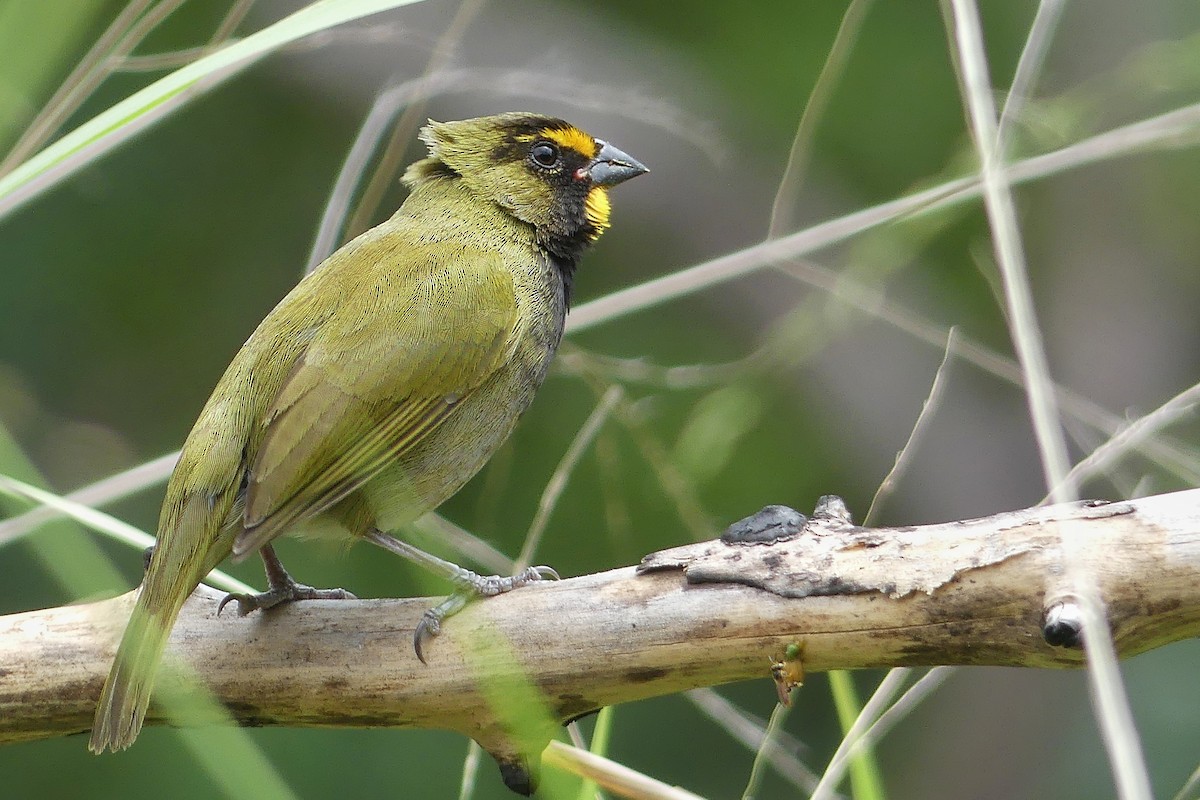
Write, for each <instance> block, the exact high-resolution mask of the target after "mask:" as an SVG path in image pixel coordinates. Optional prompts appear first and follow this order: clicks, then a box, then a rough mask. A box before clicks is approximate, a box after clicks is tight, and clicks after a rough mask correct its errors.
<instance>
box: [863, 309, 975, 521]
mask: <svg viewBox="0 0 1200 800" xmlns="http://www.w3.org/2000/svg"><path fill="white" fill-rule="evenodd" d="M957 333H958V328H956V327H952V328H950V333H949V334H948V335H947V336H946V352H945V353H944V354H943V355H942V363H940V364H938V368H937V372H936V373H934V376H933V383H932V384H931V385H930V387H929V394H928V395H926V397H925V402H924V403H922V404H921V413H920V414H918V415H917V421H916V422H915V423H914V424H913V427H912V431H911V432H910V433H909V434H908V440H907V441H906V442H905V443H904V446H903V447H901V448H900V452H898V453H896V460H895V461H894V462H893V463H892V468H891V469H890V470H888V474H887V475H885V476H884V477H883V480H882V481H880V482H879V488H878V489H876V490H875V496H874V497H872V498H871V505H870V506H869V507H868V508H867V513H866V516H864V517H863V524H864V525H869V524H871V522H873V521H874V519H875V509H876V508H879V507H880V506H881V505H882V503H883V502H884V501H885V500H886V499H887V498H888V497H889V496H890V495H891V493H892V492H893V491H895V488H896V485H897V484H898V483H899V482H900V478H901V476H902V475H904V473H905V471H906V470H907V468H908V465H909V463H910V462H911V461H912V454H913V453H914V452H915V451H916V443H917V442H918V441H919V440H920V438H921V435H922V434H923V433H924V432H925V431H926V429H927V428H928V427H929V424H930V423H931V421H932V420H933V415H934V414H936V413H937V409H938V408H939V407H941V404H942V396H943V395H944V394H945V391H946V376H947V375H948V374H949V372H950V369H949V367H950V356H951V355H953V354H954V347H955V337H956V336H957Z"/></svg>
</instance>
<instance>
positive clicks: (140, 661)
mask: <svg viewBox="0 0 1200 800" xmlns="http://www.w3.org/2000/svg"><path fill="white" fill-rule="evenodd" d="M232 504H233V501H232V498H231V497H229V496H228V493H226V495H225V496H222V497H220V498H219V499H218V500H217V501H216V502H215V503H210V501H209V499H208V498H207V497H197V496H192V497H189V498H188V499H187V500H186V501H185V502H184V503H183V504H182V506H181V507H180V508H179V509H178V513H176V514H167V515H165V518H164V520H163V521H162V522H161V523H160V525H159V534H158V538H159V542H158V546H157V547H156V548H155V550H154V556H153V557H152V558H151V559H150V566H149V567H148V568H147V570H146V575H145V578H143V580H142V591H141V594H139V595H138V599H137V604H136V605H135V606H134V609H133V615H132V616H131V617H130V619H129V625H128V626H127V627H126V628H125V633H124V635H123V636H122V637H121V644H120V645H119V646H118V647H117V655H116V659H115V660H114V661H113V665H112V668H111V669H110V670H109V673H108V679H107V680H106V681H105V682H104V689H103V691H101V693H100V702H99V704H98V705H97V707H96V717H95V721H94V722H93V723H92V738H91V740H90V741H89V742H88V749H89V750H91V751H92V752H93V753H97V754H98V753H103V752H104V751H105V750H112V751H114V752H116V751H118V750H124V749H125V748H127V747H129V745H131V744H133V740H134V739H136V738H137V736H138V733H140V732H141V730H142V723H144V722H145V720H146V711H147V709H148V708H149V705H150V694H151V691H152V690H153V689H154V677H155V675H156V673H157V672H158V665H159V662H160V661H162V655H163V650H164V649H166V646H167V638H168V637H169V636H170V635H171V628H173V627H174V625H175V619H176V618H177V617H178V616H179V611H180V609H181V608H183V604H184V601H186V600H187V598H188V596H189V595H191V593H192V590H193V589H195V588H196V586H197V584H199V583H200V580H201V579H202V578H203V577H204V575H205V574H207V572H208V571H209V570H210V569H211V568H212V567H213V566H215V564H216V563H218V562H219V561H221V559H223V558H224V557H225V556H226V555H228V554H229V551H230V549H231V547H232V537H231V536H230V535H228V534H225V535H222V534H223V532H222V528H223V527H224V526H223V523H224V522H225V520H226V518H227V514H228V512H229V509H230V507H231V506H232Z"/></svg>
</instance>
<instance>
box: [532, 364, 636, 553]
mask: <svg viewBox="0 0 1200 800" xmlns="http://www.w3.org/2000/svg"><path fill="white" fill-rule="evenodd" d="M623 397H624V392H623V391H622V389H621V387H620V386H610V387H609V389H608V391H606V392H605V393H604V396H603V397H601V398H600V402H599V403H597V404H596V407H595V408H594V409H592V413H591V414H589V415H588V418H587V419H586V420H585V421H584V423H583V426H582V427H580V429H579V431H578V433H576V434H575V438H574V439H573V440H572V441H571V446H570V447H568V448H567V452H565V453H563V457H562V458H561V459H560V460H559V462H558V466H557V467H555V468H554V474H552V475H551V476H550V480H548V481H546V487H545V489H543V490H542V496H541V498H540V499H539V500H538V508H537V513H536V514H535V515H534V517H533V522H532V523H530V525H529V532H528V533H527V534H526V535H525V544H524V545H523V546H522V547H521V553H520V555H518V556H517V560H516V563H515V564H514V566H513V571H514V572H520V571H521V570H523V569H525V567H527V566H529V564H530V563H531V561H532V559H533V554H534V552H536V550H537V546H538V544H540V543H541V540H542V534H544V533H545V532H546V524H547V523H548V522H549V521H550V515H551V514H552V513H554V508H555V506H557V505H558V499H559V498H560V497H561V496H562V493H563V491H564V490H565V489H566V488H567V481H568V480H570V477H571V473H573V472H574V471H575V467H576V466H577V465H578V464H579V460H580V459H581V458H583V454H584V453H586V452H587V449H588V447H590V446H591V444H592V442H593V441H594V440H595V438H596V434H598V433H599V432H600V428H601V427H603V426H604V423H605V422H607V421H608V418H609V417H610V416H611V415H612V412H613V409H614V408H615V407H616V405H617V403H619V402H620V401H621V399H622V398H623Z"/></svg>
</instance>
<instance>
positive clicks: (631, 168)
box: [588, 139, 650, 186]
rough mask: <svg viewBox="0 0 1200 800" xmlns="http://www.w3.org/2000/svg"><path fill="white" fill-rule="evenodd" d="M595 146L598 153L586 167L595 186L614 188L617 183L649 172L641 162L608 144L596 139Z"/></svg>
mask: <svg viewBox="0 0 1200 800" xmlns="http://www.w3.org/2000/svg"><path fill="white" fill-rule="evenodd" d="M596 144H598V145H600V152H598V153H596V157H595V158H594V159H592V163H591V164H590V165H588V174H589V175H591V177H592V183H594V184H595V185H597V186H616V185H617V184H618V183H622V182H624V181H627V180H629V179H630V178H636V177H637V176H638V175H641V174H643V173H645V172H649V171H650V170H648V169H646V167H644V166H643V165H642V162H640V161H638V160H637V159H636V158H634V157H633V156H630V155H626V154H625V153H622V152H621V151H620V150H618V149H617V148H615V147H613V146H612V145H611V144H609V143H608V142H605V141H601V140H600V139H597V140H596Z"/></svg>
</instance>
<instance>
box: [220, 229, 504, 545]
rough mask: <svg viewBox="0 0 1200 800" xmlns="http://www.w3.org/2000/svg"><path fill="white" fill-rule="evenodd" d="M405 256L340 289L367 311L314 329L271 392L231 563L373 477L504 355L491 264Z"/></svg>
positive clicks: (496, 271) (460, 256) (481, 258)
mask: <svg viewBox="0 0 1200 800" xmlns="http://www.w3.org/2000/svg"><path fill="white" fill-rule="evenodd" d="M407 249H408V250H409V251H411V252H412V254H414V255H415V254H417V253H421V258H422V261H421V263H420V265H419V266H418V268H417V269H414V270H412V271H409V272H407V273H406V274H404V275H396V274H393V273H395V272H396V270H386V269H382V268H381V269H378V270H376V272H375V274H374V275H373V277H374V278H375V280H374V281H359V282H358V283H357V284H348V285H345V291H347V292H348V293H351V295H352V296H350V297H346V298H345V299H344V300H343V305H344V306H350V307H363V308H367V309H368V310H367V311H366V312H365V313H364V314H363V316H362V317H361V318H359V319H349V320H347V319H344V317H345V316H346V315H343V314H338V315H334V316H333V317H331V318H330V319H329V320H328V321H327V322H325V323H324V324H322V325H321V326H320V327H318V328H317V329H316V330H315V331H313V332H312V334H311V341H310V342H309V345H308V347H307V349H306V350H305V352H304V354H303V355H302V356H301V357H300V358H299V359H298V360H297V362H296V365H295V367H294V368H293V370H292V372H291V374H290V375H289V376H288V378H287V379H286V380H285V381H284V383H283V385H282V387H281V388H280V390H279V393H278V394H277V396H276V398H275V400H274V402H273V403H272V404H271V407H270V409H269V411H268V413H267V414H266V416H265V430H264V431H263V433H262V440H261V443H260V445H259V447H258V449H257V452H256V453H255V454H254V455H253V457H252V458H251V459H250V469H249V472H248V479H247V488H246V510H245V531H244V532H243V533H242V534H241V535H240V536H239V537H238V540H237V542H236V543H235V545H234V553H235V554H237V555H244V554H245V553H248V552H250V551H253V550H255V549H257V548H259V547H261V546H262V545H263V544H265V543H267V542H269V541H270V540H271V539H273V538H275V537H276V536H278V535H279V534H280V533H281V532H282V531H283V530H284V529H285V528H287V527H288V526H290V525H292V524H295V523H296V522H299V521H302V520H304V519H307V518H309V517H311V516H313V515H315V514H318V513H320V512H322V511H324V510H326V509H328V508H329V507H330V506H332V505H333V504H335V503H337V502H338V501H339V500H341V499H343V498H344V497H346V496H347V495H349V494H351V493H352V492H354V491H355V490H356V489H358V488H359V487H361V486H362V485H363V484H364V483H366V482H367V481H369V480H371V478H373V477H375V476H376V475H378V474H379V473H380V472H381V471H382V470H383V469H384V468H386V467H387V466H388V465H389V464H391V463H393V462H394V461H395V460H396V459H398V458H401V457H402V456H403V455H404V454H405V453H406V452H409V451H410V450H411V449H412V448H413V447H414V446H415V445H417V444H418V443H419V442H421V441H423V440H424V439H425V438H426V437H427V436H429V435H430V434H431V433H432V432H433V431H435V430H437V429H438V427H439V426H441V425H442V424H443V423H444V422H445V421H446V420H447V419H449V418H450V417H451V416H452V415H453V414H454V411H455V410H456V409H457V408H458V406H459V402H460V401H461V400H462V399H463V398H466V397H468V396H469V395H470V394H471V393H472V392H473V391H474V390H475V389H476V388H477V387H479V386H480V385H481V384H482V383H483V382H484V381H485V380H487V378H488V377H489V376H491V375H492V374H494V373H495V372H496V371H497V370H498V369H500V368H501V367H502V366H503V365H504V364H505V363H507V361H508V360H509V358H510V357H511V354H512V353H511V350H512V348H513V346H514V342H515V339H516V337H515V336H514V332H515V330H516V326H517V324H518V317H517V304H516V297H515V293H514V289H513V281H512V276H511V274H510V273H509V271H508V270H507V269H506V268H505V266H504V264H503V262H502V261H501V259H500V258H499V256H498V255H495V254H489V253H486V252H483V251H479V250H464V249H457V250H456V251H455V252H454V254H453V256H452V257H449V258H440V259H439V258H436V257H432V256H430V255H429V254H428V252H427V251H426V252H423V253H422V249H419V248H416V247H412V248H407ZM387 255H388V257H389V258H391V259H395V258H402V257H403V255H404V253H403V251H401V252H395V251H394V250H393V251H392V252H389V253H388V254H387ZM393 263H394V262H393ZM401 271H402V272H403V270H401ZM364 301H366V302H364Z"/></svg>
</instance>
